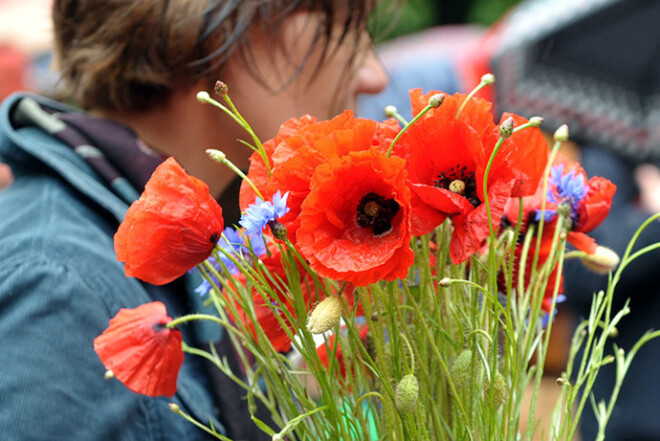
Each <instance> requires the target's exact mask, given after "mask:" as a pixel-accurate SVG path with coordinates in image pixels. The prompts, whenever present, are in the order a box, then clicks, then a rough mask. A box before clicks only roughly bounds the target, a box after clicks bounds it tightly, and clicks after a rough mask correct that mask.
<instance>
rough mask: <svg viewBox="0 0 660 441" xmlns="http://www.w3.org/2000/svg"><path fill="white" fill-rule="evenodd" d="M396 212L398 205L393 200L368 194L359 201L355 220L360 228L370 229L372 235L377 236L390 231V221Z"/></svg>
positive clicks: (371, 193)
mask: <svg viewBox="0 0 660 441" xmlns="http://www.w3.org/2000/svg"><path fill="white" fill-rule="evenodd" d="M398 211H399V204H398V203H397V202H396V201H395V200H394V199H385V198H384V197H382V196H380V195H379V194H376V193H374V192H369V193H367V194H365V195H364V196H362V199H360V202H359V203H358V206H357V216H356V217H355V220H356V222H357V224H358V225H359V226H361V227H362V228H367V227H371V228H372V230H373V232H374V235H375V236H379V235H381V234H385V233H387V232H389V231H390V230H391V229H392V219H394V216H395V215H396V214H397V212H398Z"/></svg>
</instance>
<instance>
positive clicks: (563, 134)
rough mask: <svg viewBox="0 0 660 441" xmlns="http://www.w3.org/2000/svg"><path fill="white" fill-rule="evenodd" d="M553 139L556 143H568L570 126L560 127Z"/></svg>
mask: <svg viewBox="0 0 660 441" xmlns="http://www.w3.org/2000/svg"><path fill="white" fill-rule="evenodd" d="M553 138H554V140H555V141H568V126H567V125H566V124H562V125H560V126H559V128H558V129H557V130H556V131H555V134H554V136H553Z"/></svg>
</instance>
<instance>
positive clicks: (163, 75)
mask: <svg viewBox="0 0 660 441" xmlns="http://www.w3.org/2000/svg"><path fill="white" fill-rule="evenodd" d="M372 3H373V0H339V1H338V0H289V1H285V0H54V2H53V22H54V31H55V50H56V63H57V65H58V68H59V69H60V71H61V78H62V79H61V84H62V86H63V87H64V88H65V93H67V94H68V95H69V96H70V97H71V99H72V100H73V101H74V102H76V103H77V104H78V105H80V106H81V107H83V108H85V109H103V110H115V111H142V110H148V109H150V108H153V107H154V106H155V105H157V104H159V103H163V102H165V101H166V100H167V99H168V98H169V96H170V95H171V94H172V92H173V91H175V90H178V89H181V88H185V87H190V86H193V85H194V84H196V83H197V82H199V81H200V80H204V79H206V80H209V84H212V82H213V81H215V79H218V78H220V75H221V72H222V67H223V66H224V64H225V63H226V62H227V60H228V58H229V57H230V56H232V55H233V54H234V53H236V52H237V51H238V52H239V53H240V54H242V55H243V57H244V58H245V59H246V60H249V58H250V50H249V48H250V33H249V32H248V31H249V30H250V29H252V28H253V26H259V27H260V29H261V32H262V35H268V36H272V37H273V38H272V41H273V42H274V43H273V44H275V42H276V41H277V38H276V36H277V34H278V31H279V27H280V25H281V24H282V22H283V20H284V19H285V18H286V17H287V16H288V15H290V14H291V13H292V12H296V11H300V10H310V11H317V12H319V13H320V14H321V15H322V19H321V21H320V22H319V26H318V29H317V30H316V32H315V38H314V39H313V41H310V42H309V53H311V50H312V49H314V48H317V47H319V46H321V47H322V52H323V55H322V57H321V61H323V60H325V59H326V57H327V56H328V55H329V53H328V51H329V50H331V49H330V48H332V47H336V46H335V45H334V43H336V41H332V40H333V39H334V40H336V29H337V26H338V25H339V26H340V33H339V40H340V41H343V40H344V39H346V38H347V36H349V35H351V34H352V33H353V32H352V31H354V30H358V31H360V30H362V29H364V27H365V26H366V20H367V16H368V13H369V11H370V10H371V8H372ZM339 11H342V12H339ZM331 43H332V44H331ZM320 63H321V62H319V65H318V66H317V67H319V66H320Z"/></svg>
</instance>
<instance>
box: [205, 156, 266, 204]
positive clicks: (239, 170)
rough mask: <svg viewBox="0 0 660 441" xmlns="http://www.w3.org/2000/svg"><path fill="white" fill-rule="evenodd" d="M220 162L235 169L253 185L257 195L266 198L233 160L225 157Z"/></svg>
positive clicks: (243, 178) (244, 179)
mask: <svg viewBox="0 0 660 441" xmlns="http://www.w3.org/2000/svg"><path fill="white" fill-rule="evenodd" d="M207 152H208V150H207ZM220 162H222V163H223V164H224V165H226V166H227V167H229V169H230V170H231V171H233V172H234V173H236V174H237V175H238V176H239V177H240V178H241V179H242V180H243V181H245V182H247V183H248V184H250V187H252V189H253V190H254V192H255V193H256V194H257V196H259V197H260V198H261V199H262V200H265V199H264V197H263V196H262V194H261V192H260V191H259V189H258V188H257V187H256V185H254V182H252V180H251V179H249V178H248V177H247V176H246V175H245V173H243V171H242V170H241V169H240V168H238V167H237V166H236V165H235V164H234V163H233V162H231V161H230V160H229V159H227V157H224V158H222V159H220Z"/></svg>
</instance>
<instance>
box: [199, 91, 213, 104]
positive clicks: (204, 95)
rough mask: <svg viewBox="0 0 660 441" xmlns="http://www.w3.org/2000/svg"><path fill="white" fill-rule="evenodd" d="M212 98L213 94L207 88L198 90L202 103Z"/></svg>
mask: <svg viewBox="0 0 660 441" xmlns="http://www.w3.org/2000/svg"><path fill="white" fill-rule="evenodd" d="M210 99H211V95H209V93H208V92H206V91H205V90H202V91H200V92H197V101H199V102H200V103H207V102H208V101H209V100H210Z"/></svg>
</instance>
